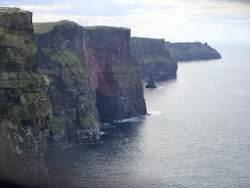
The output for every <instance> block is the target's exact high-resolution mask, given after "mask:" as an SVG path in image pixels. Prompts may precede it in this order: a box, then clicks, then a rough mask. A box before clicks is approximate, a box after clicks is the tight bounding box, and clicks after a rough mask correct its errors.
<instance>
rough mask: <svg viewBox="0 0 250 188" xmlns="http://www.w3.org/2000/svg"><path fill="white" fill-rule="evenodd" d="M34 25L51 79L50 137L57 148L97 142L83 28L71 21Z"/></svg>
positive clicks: (43, 67) (41, 58)
mask: <svg viewBox="0 0 250 188" xmlns="http://www.w3.org/2000/svg"><path fill="white" fill-rule="evenodd" d="M34 25H35V32H36V41H37V45H38V57H39V63H40V67H41V70H42V72H43V74H45V75H47V76H48V77H49V78H50V80H51V83H50V86H49V96H50V100H51V104H52V111H53V116H52V119H51V128H50V133H51V135H50V136H53V141H54V144H55V146H59V147H65V146H67V145H71V144H73V145H78V144H87V143H91V142H95V141H96V140H98V139H99V123H98V113H97V110H96V107H95V105H96V103H95V101H94V100H92V95H91V93H92V91H91V90H90V88H89V86H88V85H89V84H88V77H87V72H86V68H85V59H84V51H83V44H84V42H83V41H84V39H83V31H82V27H81V26H78V25H77V24H75V23H73V22H68V21H61V22H55V23H40V24H39V23H37V24H34ZM94 94H95V92H94Z"/></svg>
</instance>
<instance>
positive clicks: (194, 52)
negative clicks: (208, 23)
mask: <svg viewBox="0 0 250 188" xmlns="http://www.w3.org/2000/svg"><path fill="white" fill-rule="evenodd" d="M165 45H166V48H167V49H168V50H169V51H170V53H171V54H172V55H173V56H174V58H175V59H176V60H177V61H192V60H209V59H220V58H221V55H220V53H219V52H217V51H216V50H215V49H213V48H212V47H211V46H209V45H207V43H204V44H202V43H201V42H177V43H170V42H166V43H165Z"/></svg>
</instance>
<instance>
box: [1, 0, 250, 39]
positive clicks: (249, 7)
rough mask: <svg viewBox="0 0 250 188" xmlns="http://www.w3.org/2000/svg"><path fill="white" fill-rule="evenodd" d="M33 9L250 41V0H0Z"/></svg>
mask: <svg viewBox="0 0 250 188" xmlns="http://www.w3.org/2000/svg"><path fill="white" fill-rule="evenodd" d="M0 6H15V7H20V8H22V9H24V10H29V11H32V12H33V13H34V14H33V22H48V21H59V20H63V19H64V20H65V19H67V20H72V21H75V22H77V23H78V24H80V25H83V26H86V25H88V26H89V25H109V26H122V27H128V28H131V34H132V35H133V36H143V37H151V38H165V39H166V40H167V41H173V42H174V41H196V40H198V41H202V42H250V0H39V1H35V0H0Z"/></svg>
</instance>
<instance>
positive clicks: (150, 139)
mask: <svg viewBox="0 0 250 188" xmlns="http://www.w3.org/2000/svg"><path fill="white" fill-rule="evenodd" d="M212 46H213V47H214V48H215V49H217V50H218V51H219V52H220V53H221V55H222V59H219V60H209V61H190V62H179V63H178V72H177V75H178V76H177V77H176V78H175V79H171V80H168V81H165V82H157V83H156V85H157V87H158V88H157V89H146V88H145V89H144V94H145V99H146V105H147V111H148V113H149V115H146V116H144V117H139V118H133V119H130V120H127V121H122V122H119V123H114V124H111V125H110V126H109V127H108V128H106V129H104V130H103V135H102V139H101V143H100V144H98V145H95V146H90V147H74V148H69V149H65V150H53V151H48V152H47V155H46V164H47V167H48V170H49V172H50V173H51V174H52V175H53V176H54V177H55V179H58V182H60V184H61V185H65V186H66V187H69V186H70V187H94V188H97V187H105V188H108V187H116V188H117V187H181V188H193V187H227V188H235V187H250V60H249V59H250V44H215V45H212Z"/></svg>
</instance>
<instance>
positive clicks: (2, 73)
mask: <svg viewBox="0 0 250 188" xmlns="http://www.w3.org/2000/svg"><path fill="white" fill-rule="evenodd" d="M31 19H32V13H31V12H27V11H22V10H20V9H17V8H1V7H0V169H1V170H0V177H1V178H4V179H7V180H9V181H12V182H16V183H19V184H23V185H29V186H38V187H40V186H41V187H42V186H46V185H47V183H48V181H47V170H46V168H45V165H44V161H43V156H44V153H45V149H46V137H47V133H48V127H49V121H50V116H51V106H50V102H49V100H48V97H47V95H46V91H47V88H48V85H49V81H48V79H47V78H46V77H44V76H43V75H42V74H41V73H40V72H39V69H38V62H37V47H36V44H35V41H34V34H33V27H32V23H31Z"/></svg>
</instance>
